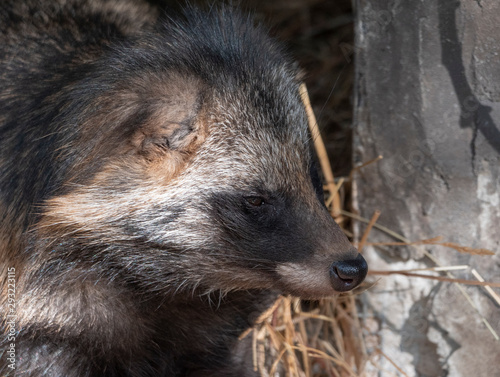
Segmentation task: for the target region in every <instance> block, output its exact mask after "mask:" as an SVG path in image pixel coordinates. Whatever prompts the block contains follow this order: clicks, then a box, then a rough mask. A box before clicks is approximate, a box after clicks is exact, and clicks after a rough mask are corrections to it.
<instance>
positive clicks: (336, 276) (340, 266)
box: [330, 254, 368, 292]
mask: <svg viewBox="0 0 500 377" xmlns="http://www.w3.org/2000/svg"><path fill="white" fill-rule="evenodd" d="M367 272H368V265H367V264H366V261H365V258H363V257H362V256H361V254H358V256H357V257H356V259H351V260H344V261H339V262H335V263H333V264H332V265H331V266H330V282H331V284H332V287H333V289H335V290H336V291H337V292H345V291H349V290H351V289H353V288H354V287H356V286H358V285H359V284H360V283H361V282H362V281H363V280H364V279H365V277H366V273H367Z"/></svg>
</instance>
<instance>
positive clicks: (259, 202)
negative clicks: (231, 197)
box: [245, 196, 265, 207]
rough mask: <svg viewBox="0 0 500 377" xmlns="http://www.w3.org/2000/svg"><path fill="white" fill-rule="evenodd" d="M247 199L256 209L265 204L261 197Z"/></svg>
mask: <svg viewBox="0 0 500 377" xmlns="http://www.w3.org/2000/svg"><path fill="white" fill-rule="evenodd" d="M245 199H246V201H247V202H248V203H250V204H251V205H253V206H254V207H260V206H261V205H263V204H264V203H265V201H264V198H261V197H260V196H247V197H246V198H245Z"/></svg>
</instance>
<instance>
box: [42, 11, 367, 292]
mask: <svg viewBox="0 0 500 377" xmlns="http://www.w3.org/2000/svg"><path fill="white" fill-rule="evenodd" d="M296 77H297V72H296V69H295V68H294V65H293V64H292V63H290V61H289V60H288V59H287V58H286V57H285V54H284V53H283V52H282V50H281V48H280V47H279V46H277V45H276V44H275V42H274V41H272V40H271V39H270V38H268V37H267V36H266V35H265V33H263V32H262V31H261V29H260V28H258V27H255V26H254V25H253V24H252V23H251V22H250V21H248V20H247V19H244V18H243V17H242V16H240V15H238V14H235V13H234V12H232V11H229V10H227V9H219V10H218V11H212V13H211V14H210V15H207V14H205V13H202V12H198V11H192V10H191V11H188V12H186V14H185V15H184V17H182V18H180V19H176V20H175V21H172V20H170V21H167V22H166V23H165V24H164V26H162V27H161V28H159V29H158V30H156V31H155V32H154V33H149V34H147V35H144V36H141V37H139V38H138V40H136V41H134V42H132V43H131V44H130V45H123V46H121V47H120V49H118V50H117V51H113V52H111V53H110V56H107V57H106V58H105V59H103V60H102V61H101V62H99V63H98V64H97V65H96V68H95V70H94V71H93V72H91V73H90V74H89V79H88V80H87V81H86V82H85V85H89V82H90V84H91V85H94V87H93V91H92V97H89V99H88V100H87V101H83V102H82V103H80V104H75V108H76V109H77V110H74V111H75V114H77V116H74V117H73V118H71V119H74V118H75V117H76V118H77V123H78V122H79V133H78V136H77V137H76V138H75V142H74V144H73V146H74V145H76V146H77V148H79V150H81V156H79V158H78V159H76V161H77V163H76V167H75V168H74V169H73V170H72V175H71V178H68V182H69V183H68V185H67V192H66V193H64V194H62V195H59V196H57V197H55V198H53V199H51V200H50V201H49V202H48V203H47V205H46V212H45V216H44V219H43V220H42V223H43V224H45V225H46V227H47V226H48V228H50V227H51V226H52V227H56V228H57V229H58V230H57V229H56V230H57V232H58V233H59V234H65V235H66V236H65V237H66V238H67V239H71V240H77V241H78V242H76V241H75V242H73V244H75V245H78V248H79V251H78V255H79V257H81V258H82V256H85V255H87V257H88V258H90V254H92V255H95V253H96V250H100V251H99V252H100V253H105V255H106V261H107V263H108V264H109V266H110V268H111V269H112V270H113V271H120V273H126V274H128V276H129V279H130V280H131V281H136V282H137V283H138V284H139V285H141V284H146V285H147V286H148V288H149V289H155V290H157V291H158V292H165V291H174V290H180V289H182V288H188V289H194V288H195V287H200V288H202V289H206V290H223V291H229V290H235V289H254V288H256V289H261V288H262V289H265V288H275V289H279V290H281V291H282V292H285V293H291V294H294V295H298V296H301V297H311V298H312V297H321V296H326V295H330V294H333V293H335V292H341V291H346V290H349V289H352V288H354V287H355V286H357V285H358V284H359V283H360V282H361V281H362V280H363V279H364V277H365V275H366V272H367V267H366V263H365V261H364V259H363V258H362V257H361V256H360V255H359V254H358V252H357V251H356V249H355V248H354V247H353V246H352V245H351V244H350V243H349V241H348V240H347V238H346V237H345V235H344V234H343V232H342V231H341V229H340V228H339V226H338V225H337V224H336V223H335V222H334V220H333V219H332V217H331V216H330V215H329V213H328V211H327V210H326V208H325V207H324V205H323V204H322V187H321V183H320V182H319V180H318V179H317V173H316V172H315V169H314V164H313V160H312V158H311V140H310V135H309V133H308V127H307V119H306V114H305V110H304V106H303V104H302V101H301V98H300V95H299V84H298V81H297V80H296ZM82 85H83V84H82ZM81 90H83V89H81ZM68 119H69V116H68ZM82 176H83V177H87V178H85V179H80V178H79V177H82ZM89 176H90V177H91V178H88V177H89ZM75 182H77V183H79V184H78V185H72V184H71V183H75ZM315 183H316V185H315ZM50 224H54V225H50ZM46 227H45V228H41V229H46ZM68 242H69V241H68ZM70 243H71V242H70ZM68 254H69V252H68ZM124 271H125V272H124Z"/></svg>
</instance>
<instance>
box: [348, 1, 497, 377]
mask: <svg viewBox="0 0 500 377" xmlns="http://www.w3.org/2000/svg"><path fill="white" fill-rule="evenodd" d="M355 4H356V8H357V9H356V12H357V16H356V17H357V19H356V25H355V31H356V38H357V40H356V46H354V48H353V50H354V51H355V62H356V71H357V72H356V83H355V122H354V128H355V131H354V132H355V136H354V159H355V163H359V162H364V161H368V160H370V159H372V158H374V157H376V156H377V155H379V154H381V155H383V156H384V159H383V160H381V161H379V162H378V163H376V164H373V165H370V166H368V167H366V168H364V169H362V170H361V171H360V172H359V173H358V174H356V177H355V185H354V189H355V192H354V194H355V195H354V205H355V208H357V209H358V210H359V212H360V214H361V215H362V216H364V217H368V218H369V217H371V215H372V213H373V211H374V210H375V209H380V210H381V211H382V215H381V217H380V218H379V220H378V223H380V224H382V225H385V226H387V227H389V228H391V229H392V230H394V231H396V232H398V233H400V234H402V235H403V236H404V237H406V238H407V239H410V240H412V241H416V240H420V239H426V238H431V237H435V236H443V238H444V240H446V241H450V242H456V243H459V244H462V245H464V246H471V247H475V248H488V249H490V250H492V251H494V252H495V253H496V255H495V256H470V255H467V254H460V253H458V252H456V251H455V250H452V249H449V248H445V247H442V246H429V247H425V251H428V252H430V253H431V254H432V256H433V257H434V258H435V259H436V260H437V261H439V262H440V263H441V264H442V265H445V266H450V265H470V266H471V267H472V268H475V269H476V270H477V271H478V272H479V273H480V274H481V275H482V276H483V277H484V278H485V279H487V280H489V281H495V282H500V131H499V130H500V2H498V1H496V0H475V1H474V0H421V1H416V0H395V1H388V0H377V1H374V0H356V1H355ZM363 229H364V227H363V226H359V227H358V228H357V233H358V235H359V234H360V232H362V231H363ZM388 240H391V238H390V237H387V236H385V235H384V234H383V233H382V232H379V231H376V230H374V231H373V232H372V234H371V237H370V241H388ZM365 256H366V257H367V259H368V261H369V264H370V268H372V269H377V270H382V269H384V270H387V269H408V268H423V267H430V266H435V263H434V262H433V261H431V259H430V258H429V257H427V256H425V252H424V248H423V247H420V248H416V247H376V248H375V247H368V248H366V251H365ZM453 275H454V276H455V277H457V278H465V279H472V280H474V279H475V278H474V276H473V275H472V274H471V269H470V268H469V269H466V270H463V271H456V272H453ZM462 287H464V288H463V289H464V291H465V292H466V293H467V294H468V295H469V296H470V299H471V301H472V303H473V304H474V305H475V306H476V307H477V309H478V310H476V309H474V308H473V306H471V305H470V303H469V302H468V301H467V299H466V298H465V296H464V295H463V293H462V292H461V289H460V287H458V286H457V285H456V284H450V283H441V282H438V283H436V282H434V281H429V280H423V279H418V278H408V277H405V276H390V277H384V278H382V279H381V281H380V282H379V283H378V284H377V285H376V286H375V287H373V288H372V289H371V290H370V292H369V293H368V294H365V295H364V300H365V303H366V308H367V316H368V317H369V316H370V315H373V316H374V318H375V319H376V322H375V328H373V326H374V325H373V320H372V328H373V332H374V334H375V333H378V336H379V337H380V339H379V341H380V344H381V345H382V350H383V352H385V353H386V354H388V355H389V356H390V357H391V358H392V359H393V360H394V361H395V362H396V363H397V364H398V365H399V366H400V367H401V368H402V369H403V370H404V371H405V373H406V374H407V375H408V376H432V377H434V376H453V377H455V376H457V377H458V376H460V377H461V376H464V377H466V376H467V377H469V376H500V342H499V341H498V340H496V339H495V337H494V335H493V334H492V332H491V331H490V330H488V328H487V325H486V324H485V323H486V322H487V323H489V324H490V325H491V326H492V329H493V330H494V331H496V333H500V307H499V305H498V304H496V303H495V301H494V300H493V299H492V298H491V296H489V295H488V294H487V293H486V291H485V290H484V289H483V288H482V287H465V286H462ZM496 292H497V293H500V290H499V289H496ZM368 317H367V318H368ZM367 320H368V319H367ZM381 362H382V364H383V366H384V367H386V368H387V370H388V371H393V374H392V375H398V373H397V371H396V369H395V368H393V367H392V366H391V365H390V363H389V362H387V361H385V362H384V361H383V359H382V361H381ZM386 375H387V376H389V375H391V372H384V373H382V376H386Z"/></svg>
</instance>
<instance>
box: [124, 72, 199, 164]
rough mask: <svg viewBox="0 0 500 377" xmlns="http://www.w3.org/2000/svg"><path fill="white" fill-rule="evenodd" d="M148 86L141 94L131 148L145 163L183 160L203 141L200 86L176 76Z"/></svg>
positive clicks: (195, 82) (193, 81) (191, 80)
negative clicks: (138, 119) (142, 99)
mask: <svg viewBox="0 0 500 377" xmlns="http://www.w3.org/2000/svg"><path fill="white" fill-rule="evenodd" d="M151 85H152V86H150V87H149V88H146V91H147V92H149V93H144V94H145V98H144V103H145V106H144V108H143V110H141V111H145V114H144V115H142V116H140V118H142V121H141V122H139V124H138V125H137V127H136V128H135V130H134V133H133V136H132V139H131V142H132V145H133V146H134V148H135V150H136V152H137V153H138V154H139V155H140V156H142V157H143V158H145V159H146V160H147V161H157V160H164V159H170V158H175V159H176V160H179V159H184V158H186V157H187V156H188V155H190V154H191V153H193V152H194V151H195V150H196V149H197V147H198V146H199V145H200V144H201V143H202V142H203V140H204V139H205V131H206V128H205V127H204V126H203V122H202V120H201V114H200V112H201V109H202V103H203V88H202V85H201V84H200V82H199V81H198V80H196V79H193V78H189V77H188V78H181V77H179V76H177V75H175V76H172V75H171V76H169V77H168V78H164V80H163V81H162V82H157V83H151ZM148 89H149V90H148ZM141 97H142V96H141Z"/></svg>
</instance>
